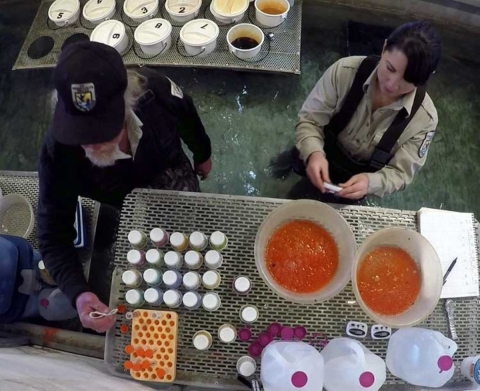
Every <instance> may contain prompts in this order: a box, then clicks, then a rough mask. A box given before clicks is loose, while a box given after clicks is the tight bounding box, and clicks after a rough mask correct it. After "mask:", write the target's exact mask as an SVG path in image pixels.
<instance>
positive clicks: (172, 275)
mask: <svg viewBox="0 0 480 391" xmlns="http://www.w3.org/2000/svg"><path fill="white" fill-rule="evenodd" d="M162 279H163V283H164V284H165V286H166V287H167V288H171V289H175V288H178V287H179V286H180V284H181V283H182V275H181V274H180V273H179V272H178V271H177V270H167V271H166V272H165V273H163V277H162Z"/></svg>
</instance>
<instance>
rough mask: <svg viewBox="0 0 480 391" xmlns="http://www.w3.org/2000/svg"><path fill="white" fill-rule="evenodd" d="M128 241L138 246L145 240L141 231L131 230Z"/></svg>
mask: <svg viewBox="0 0 480 391" xmlns="http://www.w3.org/2000/svg"><path fill="white" fill-rule="evenodd" d="M128 241H129V242H130V243H131V244H132V245H134V246H138V245H139V244H141V243H142V241H143V235H142V233H141V232H140V231H137V230H133V231H130V233H129V234H128Z"/></svg>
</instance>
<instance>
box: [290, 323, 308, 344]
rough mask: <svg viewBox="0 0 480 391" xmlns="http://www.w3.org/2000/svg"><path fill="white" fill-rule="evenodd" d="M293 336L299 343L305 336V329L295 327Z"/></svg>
mask: <svg viewBox="0 0 480 391" xmlns="http://www.w3.org/2000/svg"><path fill="white" fill-rule="evenodd" d="M293 334H294V335H295V338H297V339H298V340H300V341H301V340H302V339H304V338H305V336H306V335H307V329H306V328H305V327H303V326H297V327H295V328H294V329H293Z"/></svg>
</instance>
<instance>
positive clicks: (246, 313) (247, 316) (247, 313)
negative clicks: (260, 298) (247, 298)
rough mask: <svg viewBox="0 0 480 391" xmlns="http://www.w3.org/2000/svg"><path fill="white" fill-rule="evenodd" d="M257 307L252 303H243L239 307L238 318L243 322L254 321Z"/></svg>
mask: <svg viewBox="0 0 480 391" xmlns="http://www.w3.org/2000/svg"><path fill="white" fill-rule="evenodd" d="M258 315H259V312H258V308H257V307H255V306H254V305H244V306H243V307H242V308H240V319H241V320H242V321H243V322H245V323H254V322H256V321H257V319H258Z"/></svg>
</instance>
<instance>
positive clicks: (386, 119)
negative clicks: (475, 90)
mask: <svg viewBox="0 0 480 391" xmlns="http://www.w3.org/2000/svg"><path fill="white" fill-rule="evenodd" d="M364 58H365V57H346V58H342V59H341V60H339V61H337V62H336V63H335V64H333V65H332V66H331V67H330V68H328V69H327V70H326V71H325V73H324V74H323V76H322V78H321V79H320V80H319V81H318V83H317V85H316V86H315V88H314V89H313V90H312V92H311V93H310V95H309V96H308V98H307V100H306V101H305V103H304V104H303V107H302V109H301V110H300V113H299V121H298V123H297V126H296V131H295V142H296V145H297V148H298V149H299V151H300V155H301V157H302V159H303V160H304V161H305V162H306V161H307V159H308V157H309V156H310V155H311V154H312V153H313V152H323V146H324V139H325V134H324V131H323V127H324V126H325V125H327V124H328V123H329V122H330V119H331V118H332V117H333V115H335V114H336V113H338V112H339V111H340V108H341V107H342V105H343V103H344V101H345V98H346V96H347V94H348V92H349V91H350V87H351V86H352V84H353V80H354V78H355V75H356V73H357V70H358V67H359V66H360V64H361V62H362V60H363V59H364ZM376 76H377V70H376V69H375V70H374V71H373V73H372V74H371V75H370V77H369V78H368V79H367V81H366V82H365V84H364V85H363V89H364V92H365V96H364V97H363V99H362V100H361V102H360V104H359V105H358V107H357V110H356V112H355V114H354V115H353V117H352V119H351V121H350V123H349V124H348V125H347V127H346V128H345V129H344V130H343V131H342V132H341V133H340V134H339V135H338V141H339V142H340V144H341V145H342V146H343V147H344V149H345V150H346V151H348V153H350V155H351V156H352V157H353V158H354V159H356V160H364V161H368V160H369V159H370V157H371V155H372V153H373V151H374V149H375V146H376V145H377V144H378V143H379V141H380V140H381V138H382V136H383V134H384V133H385V131H386V130H387V129H388V127H389V126H390V124H391V123H392V122H393V120H394V118H395V116H396V115H397V114H398V112H399V110H401V109H402V108H405V109H406V110H407V111H408V113H409V114H410V112H411V110H412V105H413V100H414V97H415V92H416V89H415V90H414V91H412V92H411V93H409V94H407V95H405V96H403V97H402V98H401V99H399V100H398V101H396V102H394V103H392V104H390V105H388V106H385V107H382V108H380V109H378V110H376V111H375V112H374V113H372V98H373V92H374V91H375V83H376V82H377V77H376ZM437 123H438V117H437V110H436V109H435V106H434V105H433V102H432V100H431V99H430V97H429V96H428V94H426V95H425V99H424V100H423V102H422V105H421V107H420V108H419V109H418V111H417V113H416V114H415V116H414V118H413V119H412V120H411V121H410V123H409V124H408V126H407V127H406V129H405V130H404V132H403V133H402V135H401V136H400V138H399V140H398V141H397V143H396V144H395V146H394V147H393V150H392V152H393V153H394V156H393V158H392V159H391V160H390V162H389V163H388V165H387V166H385V167H384V168H382V169H381V170H380V171H378V172H375V173H367V175H368V178H369V181H370V184H369V187H368V194H373V195H376V196H378V197H382V196H384V195H386V194H391V193H394V192H396V191H398V190H402V189H404V188H405V187H406V186H407V185H408V184H409V183H411V182H412V180H413V176H414V175H415V173H416V172H417V171H418V170H419V169H420V168H421V167H422V166H423V165H424V164H425V160H426V158H427V150H428V146H429V145H430V142H431V140H432V138H433V135H434V132H435V128H436V127H437ZM327 160H328V156H327Z"/></svg>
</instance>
